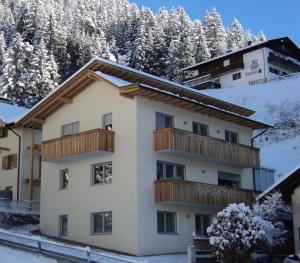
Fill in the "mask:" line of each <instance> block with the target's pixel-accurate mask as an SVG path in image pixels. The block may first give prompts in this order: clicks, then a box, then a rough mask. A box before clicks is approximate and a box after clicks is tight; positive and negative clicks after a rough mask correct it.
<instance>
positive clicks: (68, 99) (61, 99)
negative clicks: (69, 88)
mask: <svg viewBox="0 0 300 263" xmlns="http://www.w3.org/2000/svg"><path fill="white" fill-rule="evenodd" d="M57 99H58V101H60V102H62V103H65V104H71V103H72V102H73V99H70V98H67V97H58V98H57Z"/></svg>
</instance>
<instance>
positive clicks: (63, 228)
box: [60, 216, 68, 236]
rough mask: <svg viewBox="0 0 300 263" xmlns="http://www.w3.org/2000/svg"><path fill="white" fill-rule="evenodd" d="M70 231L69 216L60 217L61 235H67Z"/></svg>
mask: <svg viewBox="0 0 300 263" xmlns="http://www.w3.org/2000/svg"><path fill="white" fill-rule="evenodd" d="M67 233H68V217H67V216H61V217H60V235H61V236H66V235H67Z"/></svg>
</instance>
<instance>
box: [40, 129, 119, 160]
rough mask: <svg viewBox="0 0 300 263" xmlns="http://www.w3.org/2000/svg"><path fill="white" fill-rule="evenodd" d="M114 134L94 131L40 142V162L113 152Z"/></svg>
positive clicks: (105, 131) (98, 130) (100, 130)
mask: <svg viewBox="0 0 300 263" xmlns="http://www.w3.org/2000/svg"><path fill="white" fill-rule="evenodd" d="M114 138H115V133H114V132H113V131H107V130H102V129H95V130H90V131H86V132H80V133H77V134H72V135H68V136H65V137H60V138H56V139H52V140H49V141H43V142H42V160H43V161H51V160H53V161H54V160H59V159H61V158H66V157H72V156H79V155H82V154H87V153H92V152H111V153H112V152H114V144H115V139H114Z"/></svg>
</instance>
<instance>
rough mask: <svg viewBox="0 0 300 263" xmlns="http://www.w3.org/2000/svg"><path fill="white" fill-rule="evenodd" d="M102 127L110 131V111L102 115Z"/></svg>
mask: <svg viewBox="0 0 300 263" xmlns="http://www.w3.org/2000/svg"><path fill="white" fill-rule="evenodd" d="M103 129H105V130H108V131H112V113H107V114H104V115H103Z"/></svg>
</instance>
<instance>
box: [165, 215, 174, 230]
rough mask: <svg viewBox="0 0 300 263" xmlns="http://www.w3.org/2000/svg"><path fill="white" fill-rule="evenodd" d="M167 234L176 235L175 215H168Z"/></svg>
mask: <svg viewBox="0 0 300 263" xmlns="http://www.w3.org/2000/svg"><path fill="white" fill-rule="evenodd" d="M166 232H167V233H175V215H174V214H171V213H166Z"/></svg>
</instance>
